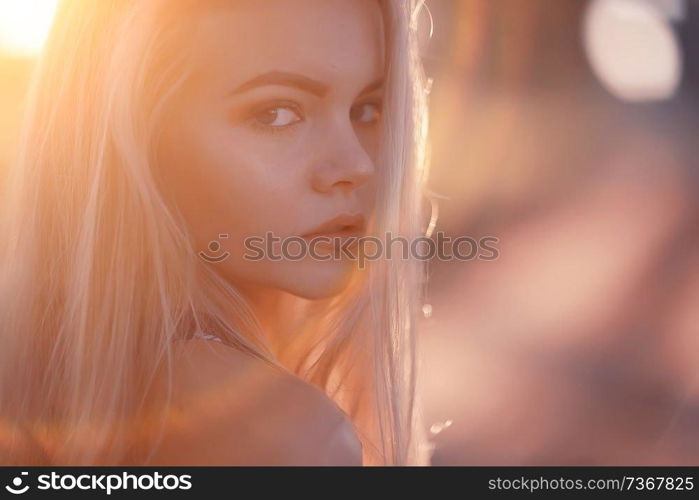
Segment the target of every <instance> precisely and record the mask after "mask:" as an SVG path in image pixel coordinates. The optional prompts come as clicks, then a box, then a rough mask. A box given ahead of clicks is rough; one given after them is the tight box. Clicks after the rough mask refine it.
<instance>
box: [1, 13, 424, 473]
mask: <svg viewBox="0 0 699 500" xmlns="http://www.w3.org/2000/svg"><path fill="white" fill-rule="evenodd" d="M379 1H380V5H381V7H382V11H383V15H384V18H385V28H386V40H387V74H386V86H387V91H386V95H385V102H384V110H385V112H384V120H385V121H384V124H383V129H382V130H383V131H384V133H383V148H382V153H381V154H382V157H381V160H380V162H381V164H382V167H381V168H379V169H377V171H379V172H382V177H381V179H380V184H381V189H380V190H381V192H382V193H383V194H382V195H380V196H379V201H378V205H377V210H376V215H375V217H374V220H373V230H374V231H375V232H376V233H377V234H379V233H380V234H385V233H386V232H389V231H390V232H392V233H393V234H402V235H406V236H408V237H417V236H419V235H420V233H421V215H420V206H421V203H420V197H421V189H422V185H423V182H424V180H425V179H424V178H425V168H424V163H425V162H424V160H425V158H424V157H425V154H424V153H425V136H426V110H425V108H426V106H425V92H424V89H425V87H424V82H423V77H422V73H421V70H420V63H419V56H418V48H417V39H416V36H415V32H416V26H415V23H416V15H417V12H418V7H419V4H420V3H421V2H418V1H405V0H379ZM208 3H211V2H202V1H201V0H198V1H194V0H178V1H177V2H172V1H169V0H147V1H145V0H138V1H124V0H100V1H99V2H96V1H92V0H64V1H63V3H62V4H61V5H60V7H59V10H58V12H57V15H56V19H55V22H54V26H53V29H52V32H51V35H50V37H49V39H48V41H47V44H46V49H45V51H44V53H43V55H42V57H41V59H40V61H39V63H38V67H37V69H36V72H35V76H34V79H33V83H32V85H31V89H30V94H29V100H28V102H29V104H28V111H27V115H26V121H25V123H24V126H23V132H22V139H21V144H20V154H19V158H18V161H17V162H16V164H15V165H14V166H13V168H12V169H11V171H10V175H9V178H8V181H7V184H6V193H5V196H4V198H5V200H4V201H5V208H4V210H3V214H2V216H3V217H4V219H3V234H4V236H5V238H4V242H3V247H2V249H1V254H0V259H1V261H0V266H1V267H0V269H1V274H0V280H1V282H0V284H1V288H0V293H1V294H2V296H0V304H1V306H0V324H1V325H2V340H1V341H0V342H1V343H2V349H1V350H0V403H1V407H0V408H1V409H2V415H1V416H2V419H3V420H2V432H0V445H1V444H3V442H4V444H5V445H6V446H10V447H11V448H12V454H13V457H10V461H11V462H12V461H14V462H15V463H22V464H41V463H43V464H56V465H61V464H68V463H70V464H107V463H123V461H124V460H126V458H125V457H126V456H127V454H128V453H129V450H128V446H127V445H126V444H125V443H126V441H127V440H125V439H122V437H124V436H125V435H126V433H127V432H129V422H131V421H132V420H133V418H134V417H135V416H138V415H140V414H142V412H143V411H144V408H145V406H146V395H147V393H148V391H149V389H150V388H151V386H152V383H153V380H154V377H155V373H156V370H158V369H161V368H162V367H165V370H166V372H169V373H171V372H172V370H175V369H176V368H177V367H176V366H173V354H172V349H173V347H172V346H173V342H172V341H173V340H175V339H177V338H187V337H190V336H191V335H192V334H193V332H195V331H196V330H205V331H213V332H216V334H217V335H219V336H221V337H223V338H224V339H225V340H226V342H228V343H230V344H231V345H234V346H236V347H237V348H239V349H240V350H242V351H244V352H247V353H249V354H250V355H252V356H255V357H258V358H260V359H262V360H265V361H267V362H269V363H273V364H282V363H283V359H277V358H275V356H274V355H273V354H272V353H271V352H270V350H269V349H268V347H267V346H266V344H265V342H264V341H263V340H262V337H261V335H259V328H258V326H257V325H258V323H257V320H256V318H255V317H254V315H253V314H252V313H251V311H250V309H249V308H248V307H247V305H246V304H245V301H244V300H243V299H242V297H241V296H240V294H239V293H237V291H236V290H235V287H234V285H231V284H229V283H226V282H225V281H224V280H223V279H222V278H220V277H219V276H218V275H217V274H216V273H215V272H213V271H212V270H211V268H210V267H206V266H205V265H204V264H203V263H202V261H201V260H200V259H199V258H198V257H197V255H196V252H195V251H194V249H193V248H192V245H191V238H190V237H189V235H188V232H187V228H186V227H185V225H184V224H183V222H182V221H181V220H180V219H179V218H178V217H177V216H176V214H175V212H174V211H173V210H171V207H169V205H168V203H166V201H165V198H164V197H163V195H162V193H161V192H160V191H159V189H158V185H157V182H156V180H155V178H154V173H153V165H154V164H155V161H156V157H155V156H156V155H155V151H156V148H157V140H158V130H159V128H158V126H159V123H160V120H162V117H163V114H164V110H165V109H166V108H167V103H168V101H169V99H171V98H172V97H173V95H175V94H176V92H177V90H178V88H180V86H181V84H182V83H183V82H184V81H185V80H186V78H187V71H186V70H187V68H188V65H187V52H186V50H182V47H181V43H180V44H179V45H178V42H181V40H182V38H183V37H184V36H186V33H185V31H186V29H187V28H189V29H191V24H189V25H188V23H186V22H183V19H184V20H186V19H188V17H190V14H191V13H192V12H193V11H195V10H197V9H202V8H203V7H202V5H206V4H208ZM423 276H424V273H423V270H422V264H421V263H420V262H419V261H416V260H400V259H396V260H382V261H377V262H372V263H370V265H369V268H368V269H367V270H366V271H364V272H362V273H359V274H358V275H357V277H356V278H355V280H354V283H353V284H352V285H351V286H349V287H348V288H347V290H345V291H344V292H343V293H342V294H341V295H340V296H337V297H334V298H332V299H329V300H325V301H321V302H319V303H316V304H313V305H312V306H311V307H312V308H313V310H314V311H315V313H316V314H311V315H309V318H312V319H311V320H309V321H308V322H307V324H306V325H305V327H304V332H302V334H300V335H299V342H298V345H297V346H296V347H295V349H296V350H297V351H298V352H303V356H301V359H302V362H300V363H298V364H296V365H295V366H286V369H290V370H292V371H293V372H295V373H296V374H297V375H298V376H300V377H302V378H304V379H305V380H307V381H309V382H311V383H313V384H316V385H318V386H320V387H322V388H323V389H324V390H325V391H326V392H327V394H328V395H329V396H330V397H332V398H334V399H335V401H336V402H337V403H338V404H339V405H340V406H341V407H342V408H343V409H344V410H345V411H346V412H347V413H348V414H349V415H350V417H351V418H352V419H353V421H354V423H355V426H356V427H357V429H358V431H359V433H360V436H361V438H362V442H363V447H364V452H365V461H366V462H367V463H385V464H406V463H418V462H421V461H422V459H421V458H419V456H420V451H421V450H420V449H419V444H420V438H419V432H418V433H416V432H415V429H416V428H417V425H416V422H417V419H416V415H415V411H414V407H415V403H414V394H415V364H416V363H415V328H416V317H417V316H416V314H417V310H418V309H417V308H418V307H419V305H420V304H419V300H420V295H421V290H422V286H423V279H424V278H423ZM295 359H298V356H297V357H296V358H295ZM8 443H10V444H8ZM12 443H14V444H12ZM17 443H20V444H17ZM23 450H24V451H23ZM26 450H31V451H26ZM37 450H40V451H37ZM23 453H24V455H23Z"/></svg>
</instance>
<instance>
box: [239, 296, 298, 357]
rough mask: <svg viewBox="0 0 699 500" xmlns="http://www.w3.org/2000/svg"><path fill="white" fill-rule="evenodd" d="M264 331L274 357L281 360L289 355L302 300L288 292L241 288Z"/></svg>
mask: <svg viewBox="0 0 699 500" xmlns="http://www.w3.org/2000/svg"><path fill="white" fill-rule="evenodd" d="M239 289H240V291H241V293H242V295H243V297H244V298H245V300H246V301H247V302H248V304H249V306H250V307H251V309H252V311H253V313H254V314H255V316H256V318H257V319H258V321H259V323H260V326H261V327H262V334H263V335H264V338H265V341H266V342H267V344H268V345H269V347H270V349H271V351H272V353H273V354H274V355H275V356H276V357H278V358H280V357H281V356H282V354H283V353H285V352H288V350H289V349H288V348H289V345H290V344H291V342H293V340H294V337H295V333H297V328H298V326H299V320H300V315H299V314H298V305H299V299H298V298H297V297H295V296H293V295H291V294H289V293H287V292H284V291H281V290H278V289H270V288H258V287H240V288H239Z"/></svg>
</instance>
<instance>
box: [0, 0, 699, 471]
mask: <svg viewBox="0 0 699 500" xmlns="http://www.w3.org/2000/svg"><path fill="white" fill-rule="evenodd" d="M55 3H56V2H55V0H0V169H1V171H2V172H4V171H5V169H6V167H7V165H8V164H9V163H10V162H11V161H12V160H11V159H12V156H13V154H14V146H15V143H16V138H17V134H18V129H19V124H20V120H21V113H22V109H23V105H24V104H23V103H24V96H25V93H26V90H27V84H28V78H29V76H30V72H31V70H32V67H33V65H34V63H35V60H36V57H37V55H38V53H39V52H40V50H41V45H42V43H43V39H44V36H45V33H46V30H47V29H48V26H49V25H50V22H51V17H52V14H53V9H54V7H55ZM426 4H427V7H428V8H429V12H430V15H427V13H426V11H425V14H424V15H423V16H422V18H421V19H422V20H421V23H422V24H423V31H425V32H427V31H429V29H430V27H431V28H432V31H433V34H432V37H431V38H429V39H427V37H425V43H424V49H423V51H424V61H425V65H426V69H427V72H428V74H429V76H430V77H431V78H432V79H433V84H432V91H431V95H430V99H431V134H432V136H431V149H432V162H431V182H430V189H431V191H432V192H434V193H436V194H437V195H439V220H438V224H437V227H436V230H438V231H443V232H444V233H446V234H447V235H449V236H451V237H453V238H456V237H459V236H464V235H466V236H471V237H474V238H479V237H482V236H493V237H496V238H498V240H499V243H498V244H497V245H496V246H497V248H498V249H499V252H500V256H499V258H498V259H497V260H492V261H486V260H473V261H468V262H460V261H451V262H442V261H438V260H435V261H433V262H432V263H430V268H429V272H430V282H429V290H428V303H427V304H426V307H425V308H424V312H425V317H424V319H423V325H422V329H421V335H422V337H421V344H422V353H421V362H422V380H421V383H422V387H421V389H422V391H421V392H422V405H423V413H424V415H425V419H426V422H427V425H428V426H429V428H430V436H431V439H432V442H433V447H434V453H433V460H432V462H433V464H435V465H515V464H517V465H554V464H557V465H621V464H624V465H648V464H658V465H660V464H672V465H682V464H693V465H696V464H699V232H698V231H697V230H698V229H699V198H698V197H697V194H699V165H698V164H697V159H696V158H697V157H696V153H697V152H698V151H696V150H697V149H699V140H697V139H698V138H699V1H698V0H590V1H588V0H427V2H426ZM430 18H431V19H430ZM430 21H431V22H430Z"/></svg>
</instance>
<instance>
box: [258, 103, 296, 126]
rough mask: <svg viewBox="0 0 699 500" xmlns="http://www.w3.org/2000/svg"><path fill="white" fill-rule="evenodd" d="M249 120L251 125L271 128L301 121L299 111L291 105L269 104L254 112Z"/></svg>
mask: <svg viewBox="0 0 699 500" xmlns="http://www.w3.org/2000/svg"><path fill="white" fill-rule="evenodd" d="M251 121H252V123H253V125H255V126H259V127H265V128H272V129H281V128H284V127H289V126H291V125H294V124H295V123H298V122H301V121H303V118H302V117H301V114H300V112H299V111H298V110H297V109H295V108H294V107H292V106H286V105H285V106H277V105H275V106H269V107H266V108H263V109H261V110H259V111H257V112H255V113H254V114H253V115H252V117H251Z"/></svg>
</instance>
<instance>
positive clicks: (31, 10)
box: [0, 0, 58, 56]
mask: <svg viewBox="0 0 699 500" xmlns="http://www.w3.org/2000/svg"><path fill="white" fill-rule="evenodd" d="M57 3H58V0H0V51H3V52H8V53H11V54H14V55H20V56H33V55H36V54H37V53H39V52H40V51H41V49H42V47H43V45H44V41H45V40H46V36H47V34H48V32H49V29H50V27H51V21H52V20H53V16H54V13H55V11H56V4H57Z"/></svg>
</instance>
